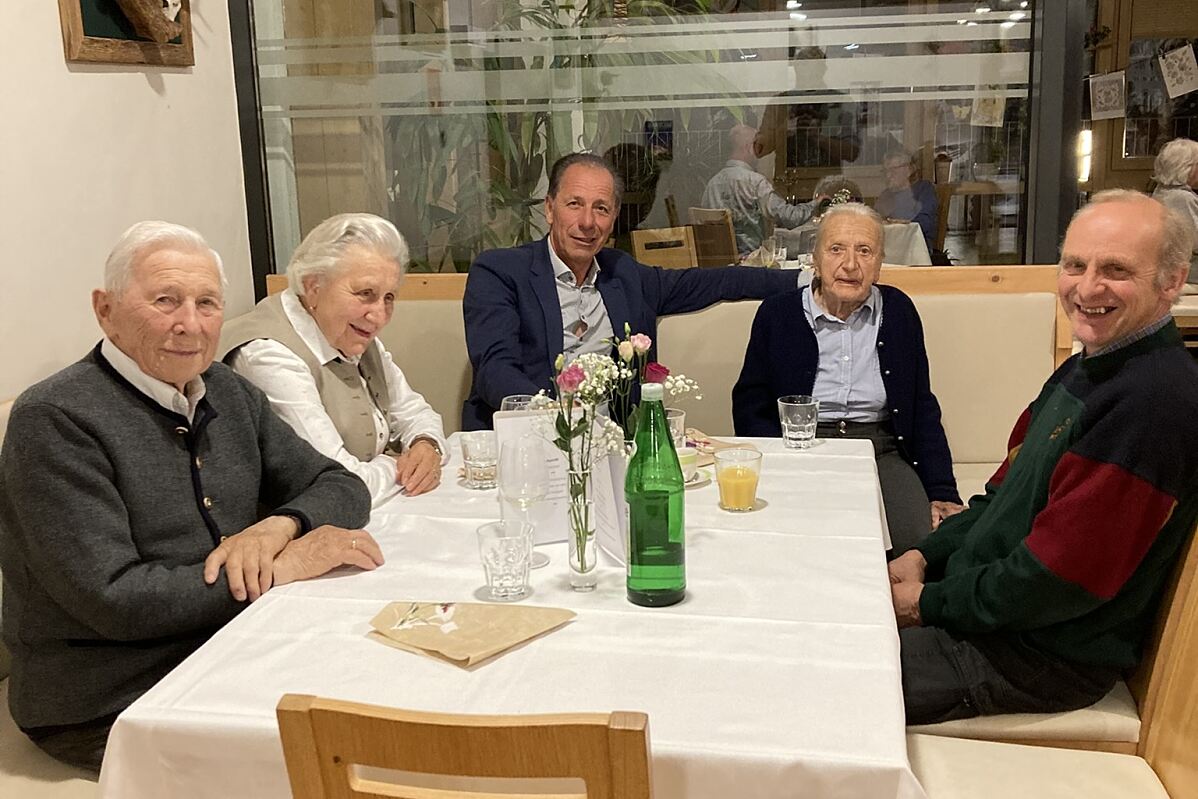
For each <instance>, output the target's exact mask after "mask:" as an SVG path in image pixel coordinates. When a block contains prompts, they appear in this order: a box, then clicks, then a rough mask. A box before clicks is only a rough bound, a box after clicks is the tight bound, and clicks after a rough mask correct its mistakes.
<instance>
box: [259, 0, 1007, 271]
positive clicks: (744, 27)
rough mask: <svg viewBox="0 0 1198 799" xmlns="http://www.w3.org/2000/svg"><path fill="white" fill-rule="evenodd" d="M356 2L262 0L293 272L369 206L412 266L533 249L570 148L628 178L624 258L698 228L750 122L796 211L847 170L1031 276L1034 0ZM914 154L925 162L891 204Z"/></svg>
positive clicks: (759, 163) (266, 85)
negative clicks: (1026, 252) (334, 226)
mask: <svg viewBox="0 0 1198 799" xmlns="http://www.w3.org/2000/svg"><path fill="white" fill-rule="evenodd" d="M342 4H343V5H344V8H343V9H340V10H338V11H337V12H336V13H334V10H333V9H334V8H335V7H336V6H337V5H338V4H337V3H336V2H326V3H324V4H322V6H323V7H324V8H325V9H326V11H325V14H326V15H327V16H325V17H322V16H321V14H319V13H316V14H314V13H312V11H311V9H310V7H308V6H301V4H300V3H298V2H292V0H257V2H255V4H254V7H255V19H256V32H257V36H258V41H257V51H258V64H259V80H260V96H261V103H262V118H263V128H264V132H265V137H266V141H267V163H268V180H269V185H270V197H271V214H272V219H273V222H274V230H275V239H276V241H275V244H276V253H277V255H278V257H279V259H280V260H281V261H284V262H285V260H286V259H287V258H288V257H289V255H290V253H291V251H292V250H293V249H294V247H295V245H296V244H297V243H298V241H299V238H300V237H301V236H302V234H303V233H304V232H306V231H307V230H309V229H311V228H312V227H313V226H314V225H315V224H317V223H318V222H319V221H321V220H322V219H323V218H325V217H326V216H328V215H330V214H333V213H338V212H342V211H351V210H353V211H359V210H366V211H372V212H375V213H379V214H380V215H383V216H387V217H388V218H390V219H392V220H393V221H394V222H395V223H396V224H397V226H398V227H399V228H400V230H401V232H403V234H404V235H405V237H407V239H408V241H409V243H410V245H411V247H412V253H413V258H414V261H415V263H414V268H415V269H417V270H420V269H425V270H432V271H453V270H465V269H467V268H468V267H469V264H470V262H471V260H472V259H473V258H474V257H475V256H476V255H477V254H478V252H479V251H481V250H483V249H486V248H490V247H498V246H510V245H513V244H519V243H523V242H526V241H529V240H531V239H533V238H536V237H539V236H540V235H542V234H543V231H544V227H545V222H544V217H543V213H542V210H541V206H542V203H543V199H544V196H545V193H546V189H547V171H548V167H549V166H550V165H551V164H552V163H553V161H554V160H555V159H556V158H558V157H559V156H561V155H563V154H565V153H568V152H571V151H574V150H591V151H594V152H597V153H601V154H605V155H607V156H608V157H609V158H610V159H611V160H612V161H613V163H615V164H616V166H617V169H618V170H619V171H620V173H621V174H622V175H623V176H624V179H625V183H626V189H627V193H626V196H625V204H624V207H623V208H622V210H621V214H620V218H619V222H618V224H617V227H616V231H615V233H616V235H615V242H614V243H615V244H616V245H617V246H625V247H627V240H628V233H629V232H630V231H631V230H632V229H635V228H638V227H639V228H655V227H665V226H667V225H669V224H670V223H671V216H670V213H669V211H668V208H667V206H668V205H669V204H670V203H667V199H669V200H670V202H671V203H672V205H673V207H674V208H676V209H677V212H678V216H679V217H681V221H682V222H683V223H685V221H686V215H687V209H688V208H690V207H698V206H700V203H701V201H702V198H703V193H704V188H705V187H706V186H707V184H708V182H709V181H710V180H711V179H712V178H713V177H714V176H715V175H716V174H717V173H718V172H720V170H721V169H722V168H723V167H724V166H725V164H726V162H727V161H728V160H729V158H730V156H732V155H734V154H735V153H734V152H733V141H732V138H733V137H732V136H731V134H732V131H733V128H734V127H735V126H737V125H741V124H743V125H748V126H751V127H753V128H757V129H758V135H757V145H758V146H757V148H756V152H755V153H753V154H752V155H751V156H742V157H744V158H745V163H747V166H748V168H752V169H755V170H756V171H757V172H759V173H761V174H762V175H764V176H765V177H766V178H768V179H769V180H770V181H771V182H772V184H773V186H774V188H775V189H776V192H777V194H778V195H779V197H780V198H782V199H783V200H787V201H789V202H790V203H801V202H804V201H810V200H812V193H813V190H814V189H815V188H816V184H817V183H818V182H819V180H820V179H821V178H824V177H827V176H836V175H840V176H843V177H845V178H847V179H848V180H850V181H852V182H853V183H854V184H856V186H857V188H858V189H859V192H860V195H861V196H862V197H863V198H864V199H865V201H866V202H868V203H871V204H872V203H874V202H876V201H877V200H878V199H879V198H880V197H882V198H887V197H888V198H890V200H893V199H894V197H895V196H896V193H897V194H898V195H901V196H899V201H898V202H888V201H887V200H886V199H884V200H883V204H882V205H883V208H884V209H885V210H888V211H889V212H890V213H891V214H892V215H894V216H895V217H896V218H897V217H904V218H908V219H909V218H912V217H916V218H917V219H920V220H921V221H922V222H923V223H924V224H923V227H922V228H921V229H920V231H918V233H919V234H920V235H919V236H918V239H919V240H920V241H922V242H923V243H924V244H926V247H927V249H935V248H937V246H939V247H941V248H943V249H947V250H948V251H949V254H950V255H951V256H952V257H953V258H954V259H956V260H959V261H960V262H962V263H998V262H1017V261H1019V260H1020V259H1021V255H1020V254H1021V252H1022V244H1023V235H1024V219H1023V210H1022V209H1023V208H1024V206H1025V203H1024V202H1023V192H1024V179H1023V173H1024V165H1025V163H1026V149H1027V108H1028V104H1027V94H1028V86H1027V79H1028V69H1029V63H1028V61H1029V54H1028V49H1029V36H1030V15H1029V11H1028V10H1027V9H1026V8H1025V6H1027V5H1028V4H1027V3H1023V2H1010V1H1008V0H994V2H991V3H988V4H986V5H981V4H979V3H973V2H969V3H960V2H956V3H934V2H929V3H924V4H922V5H916V6H912V5H911V4H909V3H907V2H906V0H895V1H892V2H877V1H876V0H875V1H873V2H869V1H867V0H862V1H861V2H805V3H804V2H795V1H794V0H790V2H787V0H756V2H751V1H748V0H746V1H742V2H735V1H732V2H719V3H714V4H712V3H697V2H690V3H686V2H660V1H659V0H627V1H626V2H614V1H609V2H592V1H589V0H580V2H554V1H553V0H549V1H548V2H542V1H541V0H536V1H535V2H534V1H533V0H523V1H521V0H469V2H467V1H466V0H461V2H450V3H443V2H423V1H422V2H410V1H409V0H379V1H378V2H376V3H375V4H373V5H371V4H363V3H361V2H351V0H343V3H342ZM363 6H366V8H365V9H364V8H363ZM708 6H711V7H718V8H722V9H732V10H730V11H729V12H728V13H700V12H698V11H697V10H696V9H697V8H700V7H708ZM912 8H917V9H920V10H919V11H918V13H917V12H916V11H913V10H912ZM305 9H307V10H305ZM770 9H773V10H770ZM903 152H905V153H907V154H908V155H910V156H911V159H912V163H913V166H914V168H913V169H912V170H903V169H895V170H892V174H893V178H892V180H891V185H890V187H889V189H888V182H887V180H888V178H887V174H886V171H885V170H884V166H885V164H884V162H887V161H888V160H889V161H891V162H893V161H894V160H895V158H901V156H899V155H898V154H899V153H903ZM887 154H890V158H889V159H888V158H887ZM904 172H906V174H905V175H904V174H902V173H904ZM912 181H914V182H915V184H916V186H915V187H914V188H911V187H908V186H907V185H906V184H908V183H911V182H912ZM921 181H927V182H928V184H927V185H926V186H925V185H923V184H921V183H920V182H921ZM932 198H935V199H932ZM944 203H947V205H946V206H945V210H944V211H943V213H940V212H938V210H939V209H938V208H937V207H929V206H939V205H942V204H944ZM763 205H765V206H767V209H768V204H767V203H763ZM775 210H778V209H777V206H775ZM917 214H922V216H919V217H917V216H916V215H917ZM777 215H778V216H779V224H780V226H783V227H786V226H788V225H787V224H785V223H786V222H787V220H788V219H790V220H791V221H792V222H793V218H794V215H793V214H792V213H791V212H790V211H788V210H787V209H786V208H785V207H783V208H781V211H780V213H779V214H777ZM773 216H774V215H773V214H768V213H767V214H763V215H761V216H760V217H759V218H757V219H754V220H751V222H752V223H753V224H760V226H761V228H762V232H763V233H764V232H766V231H768V229H769V227H770V224H771V220H772V217H773ZM928 217H930V219H929V218H928ZM942 231H943V233H942ZM759 235H760V234H759ZM913 249H918V248H913ZM892 255H893V256H894V257H893V258H892V257H891V256H892ZM926 258H927V254H926V253H924V254H922V255H920V254H919V253H916V252H903V253H888V258H887V260H888V261H889V260H905V261H907V262H910V263H918V262H921V259H923V260H924V261H925V262H926Z"/></svg>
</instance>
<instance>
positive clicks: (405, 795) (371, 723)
mask: <svg viewBox="0 0 1198 799" xmlns="http://www.w3.org/2000/svg"><path fill="white" fill-rule="evenodd" d="M276 712H277V715H278V719H279V733H280V737H281V738H282V741H283V755H284V758H285V760H286V762H287V775H288V777H289V778H290V781H291V791H292V794H293V795H294V796H295V798H296V799H351V798H354V799H357V798H358V797H361V798H362V799H365V798H366V797H378V798H379V799H383V798H384V797H387V798H388V799H427V798H428V797H433V796H435V797H438V799H467V798H468V797H473V798H474V799H496V797H497V796H498V795H499V794H498V793H490V792H486V791H487V788H488V787H494V786H493V784H494V782H495V781H496V780H497V779H519V780H533V779H541V780H555V781H558V786H554V791H555V792H554V793H553V794H552V795H553V796H554V797H555V799H566V797H587V799H624V798H627V799H649V797H651V796H652V785H651V782H650V773H649V769H650V765H649V762H650V756H649V719H648V717H647V716H646V715H645V714H644V713H631V712H616V713H610V714H603V713H578V714H558V715H542V716H466V715H451V714H444V713H420V712H415V711H409V710H399V709H394V708H384V707H378V706H374V705H363V704H356V703H353V702H341V701H337V700H332V699H320V698H317V697H314V696H308V695H300V694H285V695H284V696H283V698H282V699H281V700H280V701H279V705H278V708H277V711H276ZM359 767H364V768H365V769H389V770H395V771H403V772H409V773H412V774H415V775H418V776H425V779H414V780H412V784H411V785H410V786H408V787H405V786H404V785H402V784H397V782H392V781H390V780H382V779H378V778H374V776H373V775H368V773H365V772H364V771H363V770H362V769H361V768H359ZM427 775H449V776H452V777H469V778H483V779H489V780H490V781H491V782H492V786H485V785H483V784H480V783H475V784H473V785H470V786H469V787H463V786H461V784H460V781H453V782H448V781H447V782H446V783H443V784H451V785H453V786H454V787H449V788H441V787H440V786H438V788H437V789H435V790H430V789H429V787H428V777H427ZM579 779H581V780H582V781H584V782H585V785H586V787H585V793H578V792H574V793H562V792H561V791H560V790H557V788H558V787H559V786H560V781H562V780H579ZM422 786H423V787H422ZM521 787H522V788H523V787H524V786H523V785H522V786H521ZM503 795H505V796H508V795H509V794H506V793H505V794H503ZM535 795H536V793H535V792H531V791H530V792H527V793H520V794H519V795H518V796H517V799H519V798H520V797H526V798H527V797H531V796H535Z"/></svg>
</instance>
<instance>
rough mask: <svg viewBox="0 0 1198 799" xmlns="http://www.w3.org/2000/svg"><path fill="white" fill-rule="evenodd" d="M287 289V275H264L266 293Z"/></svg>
mask: <svg viewBox="0 0 1198 799" xmlns="http://www.w3.org/2000/svg"><path fill="white" fill-rule="evenodd" d="M286 289H287V275H267V276H266V293H267V294H278V293H279V292H280V291H285V290H286Z"/></svg>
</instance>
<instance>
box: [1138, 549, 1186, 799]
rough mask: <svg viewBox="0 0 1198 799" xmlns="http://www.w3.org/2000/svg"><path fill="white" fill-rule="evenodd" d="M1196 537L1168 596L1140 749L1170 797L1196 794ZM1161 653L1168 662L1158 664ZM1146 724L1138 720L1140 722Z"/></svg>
mask: <svg viewBox="0 0 1198 799" xmlns="http://www.w3.org/2000/svg"><path fill="white" fill-rule="evenodd" d="M1196 538H1198V536H1191V539H1190V542H1189V545H1188V550H1187V554H1186V556H1185V558H1184V560H1183V561H1182V566H1181V568H1180V569H1179V572H1178V575H1179V579H1178V583H1177V586H1176V590H1175V591H1174V593H1173V595H1172V596H1171V597H1170V598H1169V612H1168V613H1167V614H1166V618H1167V621H1166V623H1165V625H1164V635H1163V637H1162V640H1161V643H1160V650H1158V652H1157V653H1156V661H1157V662H1156V665H1155V668H1154V669H1153V671H1154V672H1156V671H1158V670H1160V671H1161V677H1160V678H1158V679H1157V682H1159V686H1158V688H1157V696H1156V698H1155V701H1156V708H1155V709H1153V710H1152V711H1151V714H1150V718H1149V721H1148V730H1147V732H1146V734H1143V735H1141V736H1140V753H1141V755H1142V756H1143V757H1144V759H1145V760H1147V761H1148V764H1149V765H1150V766H1152V770H1153V771H1155V772H1156V774H1157V776H1158V777H1160V780H1161V782H1162V783H1164V786H1165V789H1166V790H1167V791H1168V792H1169V795H1170V796H1173V797H1183V796H1198V758H1195V756H1194V753H1195V752H1198V691H1195V690H1194V686H1195V685H1198V587H1196V586H1198V540H1196ZM1162 655H1163V658H1164V660H1165V661H1166V663H1165V664H1164V668H1163V669H1162V668H1161V665H1162V664H1161V662H1160V661H1161V660H1162ZM1143 724H1144V721H1143V719H1141V725H1143Z"/></svg>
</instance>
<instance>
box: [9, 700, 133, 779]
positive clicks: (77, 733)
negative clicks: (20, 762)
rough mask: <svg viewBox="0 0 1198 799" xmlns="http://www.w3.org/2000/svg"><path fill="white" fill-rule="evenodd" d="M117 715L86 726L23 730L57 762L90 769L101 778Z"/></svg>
mask: <svg viewBox="0 0 1198 799" xmlns="http://www.w3.org/2000/svg"><path fill="white" fill-rule="evenodd" d="M117 715H118V714H116V713H114V714H112V715H111V716H104V717H103V718H99V719H95V720H94V721H85V722H83V723H82V724H63V725H59V726H54V727H28V728H26V727H22V728H21V732H23V733H25V734H26V735H27V736H29V740H31V741H33V742H34V743H35V744H37V747H38V748H39V749H41V750H42V751H43V752H45V753H46V754H48V755H50V756H51V757H53V758H55V759H56V760H61V761H62V762H64V763H69V764H70V765H72V766H78V767H79V768H82V769H87V770H88V771H90V772H92V773H93V774H94V775H96V776H99V774H100V764H101V763H103V762H104V747H105V746H107V745H108V733H109V732H111V731H112V725H113V724H115V723H116V717H117Z"/></svg>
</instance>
